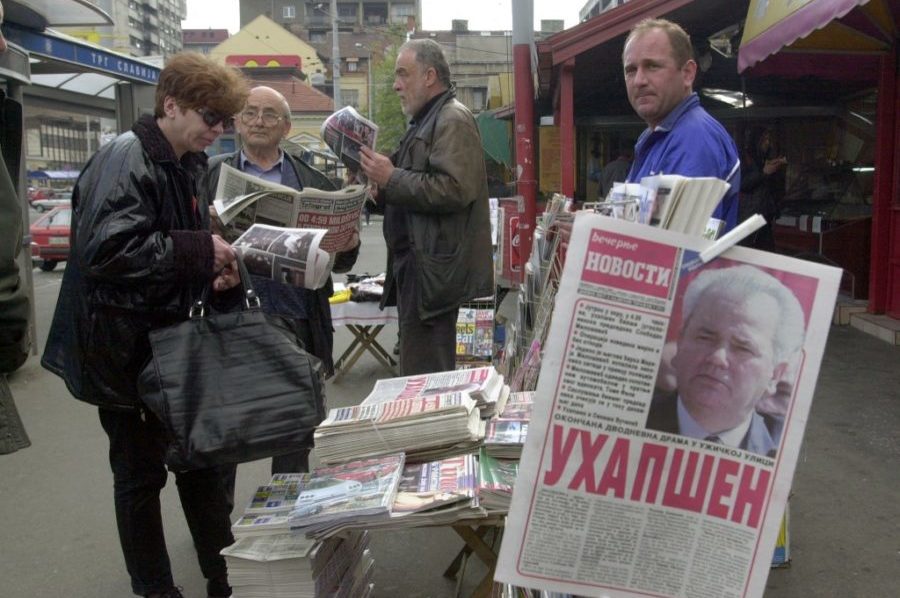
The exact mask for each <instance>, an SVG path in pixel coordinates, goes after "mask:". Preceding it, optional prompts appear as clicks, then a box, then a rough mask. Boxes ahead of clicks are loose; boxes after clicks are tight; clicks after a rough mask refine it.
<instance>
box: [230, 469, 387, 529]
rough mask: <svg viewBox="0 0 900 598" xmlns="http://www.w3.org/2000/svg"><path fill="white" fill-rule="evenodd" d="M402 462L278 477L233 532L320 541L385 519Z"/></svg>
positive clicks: (263, 489) (263, 488)
mask: <svg viewBox="0 0 900 598" xmlns="http://www.w3.org/2000/svg"><path fill="white" fill-rule="evenodd" d="M404 462H405V458H404V455H403V454H398V455H386V456H384V457H380V458H377V459H366V460H357V461H351V462H349V463H345V464H342V465H339V466H336V467H319V468H317V469H315V470H314V471H313V472H312V473H285V474H277V475H275V476H273V478H272V481H271V482H270V483H269V484H268V485H266V486H260V487H259V488H258V489H257V491H256V493H255V495H254V497H253V499H252V500H251V501H250V504H249V505H247V508H246V509H245V510H244V515H243V516H242V517H241V518H240V519H238V520H237V521H236V522H234V524H232V526H231V531H232V533H233V534H234V537H235V538H243V537H252V536H259V535H267V534H272V533H283V532H289V531H292V530H294V531H297V530H299V531H301V532H303V533H305V534H310V535H313V534H315V535H319V536H322V535H327V534H326V531H327V529H328V528H329V527H331V526H335V525H340V524H358V523H361V522H362V523H365V522H371V521H375V520H378V519H380V518H387V517H389V516H390V512H391V508H392V506H393V504H394V498H395V497H396V494H397V488H398V486H399V484H400V476H401V474H402V472H403V465H404Z"/></svg>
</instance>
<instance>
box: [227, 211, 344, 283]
mask: <svg viewBox="0 0 900 598" xmlns="http://www.w3.org/2000/svg"><path fill="white" fill-rule="evenodd" d="M324 238H325V231H324V230H321V229H303V228H279V227H277V226H268V225H265V224H254V225H252V226H250V228H248V229H247V230H246V231H245V232H244V234H242V235H241V236H240V237H238V239H237V240H236V241H235V242H234V248H235V249H236V250H237V251H238V252H240V254H241V256H242V257H243V259H244V265H246V266H247V271H248V272H250V274H256V275H257V276H264V277H266V278H271V279H272V280H277V281H279V282H283V283H285V284H289V285H292V286H295V287H303V288H306V289H320V288H322V286H324V285H325V283H326V282H327V281H328V277H329V276H330V275H331V265H332V263H333V262H334V256H333V255H332V254H330V253H328V252H327V251H325V250H324V249H322V242H323V240H324Z"/></svg>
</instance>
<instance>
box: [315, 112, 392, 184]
mask: <svg viewBox="0 0 900 598" xmlns="http://www.w3.org/2000/svg"><path fill="white" fill-rule="evenodd" d="M321 137H322V139H324V140H325V143H327V144H328V147H330V148H331V151H333V152H334V154H335V155H336V156H337V157H338V158H340V160H341V162H343V163H344V165H345V166H346V167H347V168H349V169H350V171H351V172H354V173H356V175H357V177H358V178H359V180H361V181H362V180H364V178H363V177H362V173H361V172H360V168H359V148H360V147H361V146H363V145H365V146H367V147H369V148H370V149H375V139H376V138H377V137H378V125H376V124H375V123H373V122H372V121H370V120H369V119H367V118H364V117H363V116H361V115H360V114H359V112H357V111H356V110H354V109H353V106H346V107H344V108H341V109H340V110H338V111H337V112H335V113H334V114H332V115H331V116H329V117H328V118H326V119H325V122H323V123H322V130H321Z"/></svg>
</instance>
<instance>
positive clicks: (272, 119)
mask: <svg viewBox="0 0 900 598" xmlns="http://www.w3.org/2000/svg"><path fill="white" fill-rule="evenodd" d="M259 117H262V121H263V124H264V125H266V126H267V127H272V126H275V125H276V124H278V123H280V122H281V121H282V120H284V116H282V115H281V114H278V113H277V112H273V111H271V110H263V111H262V112H260V111H259V110H256V109H254V108H247V109H246V110H244V111H243V112H241V122H242V123H244V124H245V125H252V124H253V123H255V122H256V119H257V118H259Z"/></svg>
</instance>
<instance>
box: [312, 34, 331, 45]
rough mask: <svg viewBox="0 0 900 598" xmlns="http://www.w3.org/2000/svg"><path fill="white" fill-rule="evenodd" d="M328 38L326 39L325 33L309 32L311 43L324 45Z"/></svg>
mask: <svg viewBox="0 0 900 598" xmlns="http://www.w3.org/2000/svg"><path fill="white" fill-rule="evenodd" d="M327 39H328V38H327V37H325V32H324V31H310V32H309V41H310V43H313V44H315V43H324V42H325V41H327Z"/></svg>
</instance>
